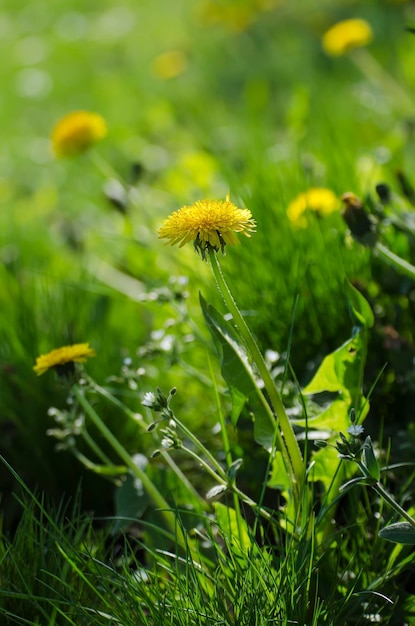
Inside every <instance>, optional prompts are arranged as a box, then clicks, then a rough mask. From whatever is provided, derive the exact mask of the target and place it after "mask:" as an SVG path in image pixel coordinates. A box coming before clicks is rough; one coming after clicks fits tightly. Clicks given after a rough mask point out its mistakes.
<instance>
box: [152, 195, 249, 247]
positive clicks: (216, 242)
mask: <svg viewBox="0 0 415 626" xmlns="http://www.w3.org/2000/svg"><path fill="white" fill-rule="evenodd" d="M255 227H256V224H255V220H254V219H253V217H252V213H251V211H250V210H249V209H238V207H236V206H235V205H234V204H233V203H232V202H231V201H230V200H229V197H227V198H226V200H198V201H197V202H195V203H194V204H191V205H189V206H184V207H182V208H181V209H179V210H178V211H175V212H174V213H172V214H171V215H169V217H168V218H167V219H166V220H165V221H164V223H163V225H162V226H161V228H159V230H158V236H159V237H160V239H166V240H167V241H166V245H167V244H170V245H172V246H174V245H176V244H177V245H178V246H179V247H180V248H181V247H182V246H184V244H186V243H188V242H189V241H193V243H194V246H195V249H196V251H197V252H200V253H201V255H202V258H203V259H204V258H205V256H206V251H208V250H209V249H213V250H215V251H216V252H217V251H218V250H219V249H220V250H221V251H222V252H224V249H225V246H226V244H229V245H231V246H235V245H237V244H238V243H239V240H238V237H237V233H243V234H244V235H245V236H246V237H250V236H251V235H250V233H251V232H254V231H255Z"/></svg>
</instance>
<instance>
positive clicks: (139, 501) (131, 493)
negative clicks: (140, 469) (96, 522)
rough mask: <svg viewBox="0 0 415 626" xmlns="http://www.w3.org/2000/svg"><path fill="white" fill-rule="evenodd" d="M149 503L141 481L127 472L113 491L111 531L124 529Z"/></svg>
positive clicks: (140, 514)
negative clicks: (120, 483)
mask: <svg viewBox="0 0 415 626" xmlns="http://www.w3.org/2000/svg"><path fill="white" fill-rule="evenodd" d="M149 504H150V498H149V496H148V495H147V493H146V492H145V491H144V488H143V483H142V482H141V480H139V479H138V478H135V477H134V476H133V475H132V474H127V476H126V479H125V480H124V481H123V483H122V485H121V486H120V487H118V489H117V490H116V492H115V517H116V519H115V521H114V525H113V528H112V532H113V533H117V532H120V531H122V530H125V529H126V528H127V527H128V526H130V524H131V520H133V519H139V518H140V517H141V516H142V515H143V513H144V512H145V510H146V509H147V507H148V506H149Z"/></svg>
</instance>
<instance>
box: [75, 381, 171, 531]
mask: <svg viewBox="0 0 415 626" xmlns="http://www.w3.org/2000/svg"><path fill="white" fill-rule="evenodd" d="M72 390H73V393H74V396H75V397H76V399H77V400H78V402H79V404H80V405H81V406H82V408H83V409H84V411H85V413H86V414H87V415H88V417H89V419H90V420H91V422H92V423H93V424H94V425H95V427H96V428H97V429H98V430H99V432H100V433H101V435H102V436H103V437H104V438H105V439H106V441H107V442H108V443H109V444H110V446H111V447H112V449H113V450H114V451H115V452H116V453H117V454H118V456H119V457H120V459H122V461H123V463H124V464H125V465H126V466H127V467H128V469H129V470H130V471H131V473H132V474H133V475H134V476H135V477H136V478H138V479H139V480H141V482H142V484H143V487H144V489H145V490H146V492H147V493H148V495H149V496H150V498H151V499H152V501H153V503H154V504H155V505H156V507H158V508H159V509H160V513H161V515H162V516H163V519H164V521H165V522H166V525H167V527H168V528H169V530H170V531H171V532H172V534H173V536H174V537H175V536H176V535H177V538H178V539H179V537H180V533H181V530H180V525H179V524H176V520H175V514H174V511H172V510H171V507H170V506H169V504H168V503H167V502H166V500H165V499H164V498H163V496H162V495H161V493H160V492H159V490H158V489H157V487H156V486H155V485H154V483H153V482H152V481H151V480H150V478H149V477H148V476H147V474H146V473H145V472H144V471H143V470H142V469H141V468H140V467H139V466H138V465H136V464H135V463H134V461H133V460H132V458H131V456H130V455H129V454H128V452H127V450H126V449H125V448H124V447H123V446H122V445H121V444H120V442H119V441H118V439H117V438H116V437H114V435H113V434H112V432H111V431H110V430H109V428H107V426H106V425H105V424H104V422H103V421H102V419H101V418H100V417H99V415H98V413H96V411H95V410H94V409H93V408H92V406H91V405H90V403H89V402H88V400H87V399H86V398H85V396H84V395H83V393H82V391H81V390H80V389H79V388H78V386H77V385H74V386H73V388H72ZM182 543H183V542H182Z"/></svg>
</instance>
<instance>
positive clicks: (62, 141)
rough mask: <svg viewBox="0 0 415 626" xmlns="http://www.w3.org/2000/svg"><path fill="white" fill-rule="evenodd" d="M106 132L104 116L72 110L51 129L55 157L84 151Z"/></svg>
mask: <svg viewBox="0 0 415 626" xmlns="http://www.w3.org/2000/svg"><path fill="white" fill-rule="evenodd" d="M106 134H107V125H106V123H105V120H104V118H102V117H101V116H100V115H97V114H96V113H89V112H88V111H73V112H72V113H69V114H68V115H66V116H65V117H63V118H62V119H61V120H59V122H58V123H57V124H56V126H55V127H54V129H53V131H52V137H51V139H52V148H53V151H54V153H55V155H56V156H57V157H67V156H74V155H76V154H80V153H81V152H85V151H86V150H88V148H90V147H91V146H92V145H93V144H94V143H96V142H97V141H100V140H101V139H103V138H104V137H105V136H106Z"/></svg>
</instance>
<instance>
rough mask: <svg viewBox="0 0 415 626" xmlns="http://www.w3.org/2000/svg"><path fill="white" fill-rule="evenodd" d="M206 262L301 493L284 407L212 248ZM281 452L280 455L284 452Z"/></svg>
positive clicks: (300, 471)
mask: <svg viewBox="0 0 415 626" xmlns="http://www.w3.org/2000/svg"><path fill="white" fill-rule="evenodd" d="M209 260H210V264H211V267H212V270H213V274H214V276H215V279H216V283H217V285H218V288H219V291H220V293H221V295H222V297H223V299H224V301H225V304H226V306H227V307H228V310H229V312H230V313H231V315H232V318H233V321H234V323H235V324H236V326H237V328H238V330H239V332H240V333H241V335H242V338H243V339H244V341H245V344H246V346H247V348H248V351H249V353H250V355H251V357H252V360H253V362H254V363H255V365H256V367H257V369H258V372H259V374H260V376H261V378H262V380H263V382H264V385H265V389H266V391H267V393H268V396H269V399H270V402H271V404H272V406H273V408H274V411H275V414H276V416H277V420H278V424H279V428H280V429H281V433H282V435H283V438H284V444H285V449H286V453H287V454H286V456H288V460H289V464H290V467H289V469H290V470H291V471H292V475H293V478H294V481H295V483H296V484H295V486H294V491H295V490H297V493H299V492H300V491H301V485H302V483H303V479H304V464H303V459H302V456H301V451H300V448H299V445H298V443H297V440H296V438H295V435H294V431H293V429H292V426H291V424H290V421H289V419H288V415H287V413H286V411H285V408H284V405H283V403H282V401H281V398H280V395H279V393H278V390H277V388H276V386H275V383H274V381H273V379H272V376H271V374H270V372H269V370H268V368H267V366H266V363H265V361H264V358H263V356H262V354H261V352H260V350H259V348H258V346H257V343H256V341H255V339H254V337H253V335H252V333H251V331H250V330H249V328H248V326H247V324H246V322H245V320H244V318H243V317H242V315H241V313H240V311H239V309H238V307H237V305H236V302H235V300H234V299H233V296H232V294H231V292H230V289H229V287H228V285H227V283H226V281H225V278H224V276H223V273H222V270H221V268H220V265H219V262H218V259H217V256H216V252H215V251H214V250H212V249H210V250H209ZM282 452H284V450H283V451H282Z"/></svg>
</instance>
